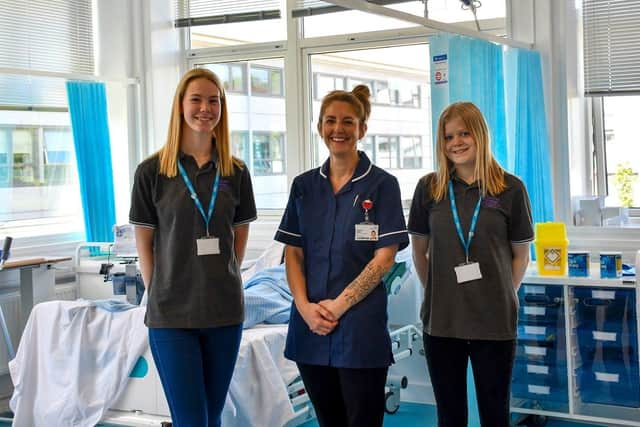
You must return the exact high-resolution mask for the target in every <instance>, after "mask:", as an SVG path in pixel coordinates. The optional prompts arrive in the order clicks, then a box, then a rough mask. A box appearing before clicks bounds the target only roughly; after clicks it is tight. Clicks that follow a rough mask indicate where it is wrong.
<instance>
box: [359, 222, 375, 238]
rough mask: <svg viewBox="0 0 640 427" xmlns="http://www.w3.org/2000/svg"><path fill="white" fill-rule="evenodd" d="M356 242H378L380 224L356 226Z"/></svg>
mask: <svg viewBox="0 0 640 427" xmlns="http://www.w3.org/2000/svg"><path fill="white" fill-rule="evenodd" d="M356 240H358V241H368V242H377V241H378V224H365V223H361V224H356Z"/></svg>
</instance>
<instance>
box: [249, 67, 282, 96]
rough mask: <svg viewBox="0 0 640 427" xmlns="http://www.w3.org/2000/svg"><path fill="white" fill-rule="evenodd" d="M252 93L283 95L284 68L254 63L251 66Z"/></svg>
mask: <svg viewBox="0 0 640 427" xmlns="http://www.w3.org/2000/svg"><path fill="white" fill-rule="evenodd" d="M251 93H252V94H254V95H266V96H283V94H284V90H283V81H282V69H281V68H272V67H264V66H260V65H253V66H252V67H251Z"/></svg>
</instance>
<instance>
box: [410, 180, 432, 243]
mask: <svg viewBox="0 0 640 427" xmlns="http://www.w3.org/2000/svg"><path fill="white" fill-rule="evenodd" d="M427 181H428V180H427V177H426V176H425V177H422V178H420V180H419V181H418V184H417V185H416V189H415V191H414V192H413V199H412V200H411V209H409V226H408V228H409V233H410V234H415V235H418V236H428V235H429V233H430V232H431V230H430V229H429V209H427V203H428V188H427V185H428V184H427Z"/></svg>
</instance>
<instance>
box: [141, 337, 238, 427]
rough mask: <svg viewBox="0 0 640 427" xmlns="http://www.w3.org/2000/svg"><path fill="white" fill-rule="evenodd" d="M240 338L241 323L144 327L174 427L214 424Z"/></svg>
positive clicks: (218, 421) (216, 425) (216, 424)
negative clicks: (183, 326) (184, 327)
mask: <svg viewBox="0 0 640 427" xmlns="http://www.w3.org/2000/svg"><path fill="white" fill-rule="evenodd" d="M241 337H242V324H240V325H233V326H224V327H219V328H204V329H174V328H149V344H150V346H151V353H152V354H153V360H154V361H155V363H156V367H157V368H158V373H159V375H160V381H161V382H162V388H163V389H164V394H165V396H166V398H167V402H168V403H169V409H170V411H171V419H172V422H173V426H174V427H204V426H208V427H220V425H221V415H222V409H223V407H224V402H225V399H226V396H227V391H228V390H229V383H230V382H231V376H232V375H233V368H234V366H235V364H236V359H237V357H238V349H239V348H240V339H241Z"/></svg>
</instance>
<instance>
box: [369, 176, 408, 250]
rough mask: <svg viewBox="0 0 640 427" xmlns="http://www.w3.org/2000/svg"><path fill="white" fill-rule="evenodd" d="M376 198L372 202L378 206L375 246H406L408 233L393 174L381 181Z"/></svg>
mask: <svg viewBox="0 0 640 427" xmlns="http://www.w3.org/2000/svg"><path fill="white" fill-rule="evenodd" d="M377 198H378V200H377V201H374V203H375V204H377V205H378V206H379V207H380V208H379V209H378V212H376V221H377V222H378V241H377V243H376V248H384V247H386V246H391V245H396V244H397V245H399V247H398V250H402V249H404V248H406V247H407V246H408V245H409V235H408V234H407V225H406V223H405V221H404V213H403V211H402V198H401V196H400V186H399V185H398V180H397V179H396V178H395V177H394V176H392V175H389V176H388V177H387V178H386V179H385V180H384V181H383V182H382V184H381V188H380V190H379V191H378V195H377Z"/></svg>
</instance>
